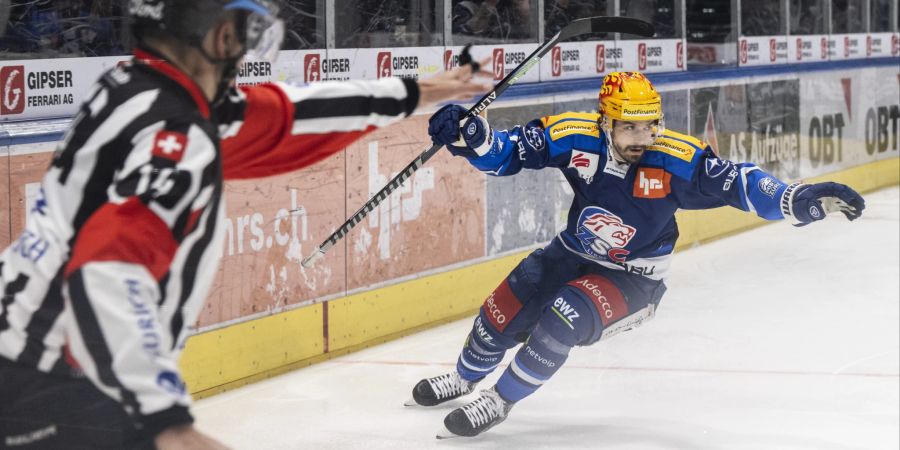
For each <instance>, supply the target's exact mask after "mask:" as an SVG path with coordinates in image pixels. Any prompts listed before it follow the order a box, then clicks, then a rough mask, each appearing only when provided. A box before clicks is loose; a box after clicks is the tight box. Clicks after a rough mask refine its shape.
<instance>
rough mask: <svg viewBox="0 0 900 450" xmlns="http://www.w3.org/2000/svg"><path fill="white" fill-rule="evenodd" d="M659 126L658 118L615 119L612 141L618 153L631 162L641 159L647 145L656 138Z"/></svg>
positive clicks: (621, 157) (620, 156)
mask: <svg viewBox="0 0 900 450" xmlns="http://www.w3.org/2000/svg"><path fill="white" fill-rule="evenodd" d="M658 128H659V122H658V121H656V120H641V121H634V122H632V121H626V120H615V121H613V127H612V141H613V146H614V147H615V149H614V150H615V152H616V154H618V155H619V158H620V159H622V160H624V161H625V162H628V163H629V164H634V163H636V162H638V161H640V160H641V156H643V155H644V152H645V151H647V147H649V146H650V145H651V144H653V141H654V140H656V133H657V130H658Z"/></svg>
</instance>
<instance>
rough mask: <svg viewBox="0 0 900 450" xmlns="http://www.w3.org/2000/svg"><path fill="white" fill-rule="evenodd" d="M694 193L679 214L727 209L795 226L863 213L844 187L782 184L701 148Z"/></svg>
mask: <svg viewBox="0 0 900 450" xmlns="http://www.w3.org/2000/svg"><path fill="white" fill-rule="evenodd" d="M695 170H696V172H695V177H696V178H695V179H696V181H697V187H698V189H697V192H698V193H699V194H701V195H692V194H689V195H687V196H685V198H684V199H682V207H683V208H684V209H707V208H714V207H718V206H722V205H731V206H733V207H735V208H738V209H742V210H744V211H748V212H753V213H756V215H758V216H759V217H762V218H764V219H768V220H779V219H793V220H794V221H796V222H798V225H801V226H802V225H806V224H809V223H812V222H815V221H817V220H822V219H824V218H825V216H826V215H827V214H829V213H833V212H838V211H840V212H841V213H843V214H844V215H845V216H846V217H847V218H848V219H850V220H855V219H856V218H858V217H859V216H860V215H861V214H862V211H863V209H865V207H866V204H865V200H863V198H862V196H860V195H859V194H858V193H857V192H856V191H854V190H853V189H852V188H850V187H849V186H846V185H843V184H839V183H832V182H825V183H816V184H804V183H793V184H788V183H785V182H783V181H781V180H779V179H777V178H775V177H774V176H773V175H770V174H768V173H766V172H765V171H763V170H762V169H760V168H759V167H757V166H756V165H755V164H753V163H747V162H743V163H734V162H731V161H728V160H724V159H720V158H718V157H717V156H715V155H714V154H713V153H712V151H711V150H709V149H707V150H706V151H704V153H703V154H701V155H700V159H699V160H698V162H697V165H696V169H695Z"/></svg>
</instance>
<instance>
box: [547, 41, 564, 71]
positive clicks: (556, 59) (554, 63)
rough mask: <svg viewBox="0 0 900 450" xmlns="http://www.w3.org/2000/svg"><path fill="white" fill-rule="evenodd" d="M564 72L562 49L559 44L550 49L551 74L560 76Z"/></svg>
mask: <svg viewBox="0 0 900 450" xmlns="http://www.w3.org/2000/svg"><path fill="white" fill-rule="evenodd" d="M561 74H562V49H560V48H559V46H556V47H553V48H552V49H550V75H552V76H554V77H558V76H560V75H561Z"/></svg>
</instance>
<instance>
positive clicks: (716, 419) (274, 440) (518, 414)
mask: <svg viewBox="0 0 900 450" xmlns="http://www.w3.org/2000/svg"><path fill="white" fill-rule="evenodd" d="M866 197H867V203H868V209H867V210H866V214H865V216H863V218H862V219H860V220H859V221H857V222H853V223H848V222H847V221H845V220H843V219H840V220H839V219H831V218H829V219H828V220H827V221H825V222H823V223H818V224H814V225H811V226H808V227H804V228H793V227H791V226H789V225H787V224H784V223H781V224H772V225H769V226H765V227H762V228H759V229H756V230H753V231H751V232H749V233H745V234H741V235H737V236H734V237H730V238H727V239H723V240H720V241H717V242H713V243H711V244H709V245H706V246H702V247H699V248H695V249H691V250H687V251H682V252H680V254H679V255H677V256H676V258H675V263H674V267H673V273H672V276H671V278H670V283H669V292H668V294H667V295H666V297H665V298H664V300H663V302H662V305H661V306H660V309H659V311H658V312H657V316H656V318H655V319H654V320H653V321H651V322H649V323H648V324H646V325H644V326H643V327H642V328H640V329H638V330H635V331H631V332H628V333H624V334H621V335H619V336H616V337H615V338H613V339H611V340H609V341H608V342H604V343H602V344H600V345H596V346H593V347H588V348H577V349H575V350H574V351H573V352H572V354H571V356H570V357H569V361H568V363H567V366H566V367H564V368H563V369H562V370H561V371H560V372H559V373H558V374H557V376H556V377H555V378H553V379H552V380H551V381H550V382H549V383H548V384H547V385H545V386H544V387H542V388H541V389H540V390H539V391H538V392H537V393H536V394H534V395H533V396H532V397H530V398H528V399H526V400H525V401H523V402H521V403H520V404H519V405H517V406H516V407H515V408H514V409H513V410H512V412H511V414H510V417H509V419H508V420H507V421H506V422H505V423H503V424H501V425H499V426H498V427H497V428H495V429H493V430H491V431H489V432H488V433H487V434H485V435H483V436H482V437H479V438H476V439H473V440H462V439H456V440H451V441H436V440H435V439H434V433H435V431H436V430H437V429H438V428H439V425H440V423H441V420H442V419H443V417H444V415H446V414H447V413H448V412H449V411H450V409H451V408H452V407H454V406H456V405H459V404H460V403H459V402H456V403H452V404H451V405H450V406H447V407H438V408H435V409H420V408H404V407H403V406H402V404H403V402H404V401H405V400H406V399H407V398H409V395H410V388H411V387H412V386H413V384H414V383H415V382H416V381H417V380H419V379H420V378H422V377H425V376H430V375H435V374H438V373H442V372H445V371H448V370H451V369H452V367H453V363H454V361H455V359H456V356H457V352H458V351H459V346H460V344H461V342H462V340H463V338H464V336H465V334H466V333H467V332H468V329H469V327H470V324H471V322H470V320H468V319H466V320H462V321H458V322H454V323H451V324H449V325H445V326H442V327H438V328H435V329H432V330H428V331H426V332H422V333H418V334H415V335H413V336H409V337H406V338H404V339H401V340H397V341H394V342H391V343H388V344H385V345H381V346H377V347H374V348H371V349H368V350H365V351H362V352H358V353H354V354H350V355H347V356H344V357H341V358H336V359H334V360H331V361H327V362H324V363H320V364H317V365H315V366H312V367H309V368H306V369H303V370H299V371H296V372H292V373H290V374H287V375H284V376H280V377H277V378H274V379H272V380H268V381H265V382H262V383H258V384H254V385H251V386H248V387H245V388H242V389H238V390H234V391H231V392H228V393H225V394H222V395H219V396H216V397H213V398H210V399H207V400H203V401H200V402H198V404H197V405H196V407H195V412H196V415H197V420H198V425H199V427H200V428H202V429H204V430H206V431H208V432H210V433H212V434H214V435H216V436H218V437H220V438H221V439H222V440H223V441H225V442H227V443H228V444H230V445H232V446H234V447H235V448H237V449H296V448H315V449H353V448H358V449H366V450H373V449H394V450H395V449H407V448H408V449H423V448H444V449H446V448H462V447H467V448H516V449H533V448H539V449H561V448H579V449H584V448H603V449H641V450H646V449H725V448H727V449H754V450H756V449H809V450H813V449H814V450H826V449H867V450H869V449H894V450H896V449H897V448H898V447H900V383H898V381H900V347H898V342H900V330H898V327H900V325H898V316H900V309H898V304H900V302H898V298H900V242H898V240H900V236H898V232H897V230H898V227H900V219H898V216H900V190H898V189H897V188H890V189H887V190H883V191H880V192H877V193H873V194H869V195H867V196H866ZM489 290H490V287H489V286H485V295H487V293H488V291H489ZM498 375H499V373H496V374H494V375H492V376H491V377H490V378H489V381H491V382H492V381H493V380H495V379H496V377H497V376H498ZM484 384H485V385H487V384H488V383H484Z"/></svg>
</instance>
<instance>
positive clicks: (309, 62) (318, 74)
mask: <svg viewBox="0 0 900 450" xmlns="http://www.w3.org/2000/svg"><path fill="white" fill-rule="evenodd" d="M314 81H322V57H321V56H320V55H319V54H318V53H310V54H308V55H306V56H304V57H303V82H304V83H312V82H314Z"/></svg>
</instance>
